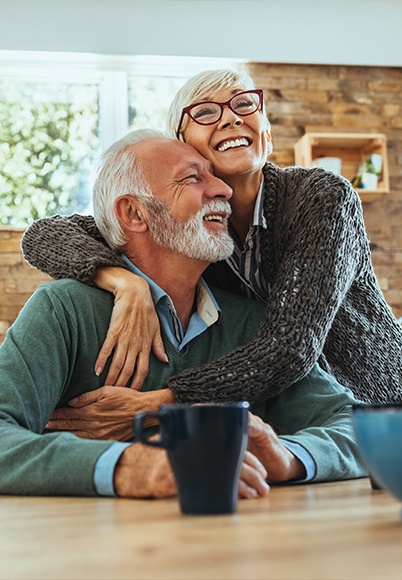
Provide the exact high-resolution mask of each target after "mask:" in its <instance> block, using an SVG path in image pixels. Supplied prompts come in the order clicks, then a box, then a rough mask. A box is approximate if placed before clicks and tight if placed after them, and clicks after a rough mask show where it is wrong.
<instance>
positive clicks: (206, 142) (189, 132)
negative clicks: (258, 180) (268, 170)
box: [183, 88, 271, 180]
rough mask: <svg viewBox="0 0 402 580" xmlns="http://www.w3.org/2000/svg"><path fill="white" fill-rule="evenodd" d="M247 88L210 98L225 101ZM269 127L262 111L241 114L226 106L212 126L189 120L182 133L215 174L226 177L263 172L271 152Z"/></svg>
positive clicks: (220, 92)
mask: <svg viewBox="0 0 402 580" xmlns="http://www.w3.org/2000/svg"><path fill="white" fill-rule="evenodd" d="M244 90H245V89H243V88H236V89H224V90H222V91H219V92H217V93H215V94H213V95H212V96H211V99H210V100H211V101H217V102H225V101H228V100H229V99H230V98H231V97H233V95H236V94H237V93H240V92H242V91H244ZM267 126H268V124H267V120H266V118H265V116H264V115H263V113H262V112H261V111H257V112H256V113H253V114H252V115H248V116H246V117H241V116H239V115H237V114H236V113H234V112H233V111H231V110H230V109H229V107H224V109H223V113H222V117H221V119H220V120H219V121H217V122H216V123H215V124H213V125H199V124H197V123H196V122H195V121H193V120H192V119H189V121H188V125H187V127H186V129H185V130H184V133H183V136H184V140H185V142H186V143H188V144H189V145H192V146H193V147H194V148H195V149H197V151H199V152H200V153H201V155H203V156H204V157H206V159H208V160H209V161H211V163H212V165H213V168H214V172H215V175H216V176H217V177H220V178H221V179H223V180H225V178H233V177H235V176H236V175H244V174H247V173H250V174H253V173H256V172H260V171H261V169H262V167H263V166H264V165H265V163H266V160H267V155H268V153H269V152H270V141H271V137H270V135H269V133H268V128H267Z"/></svg>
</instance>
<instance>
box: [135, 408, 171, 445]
mask: <svg viewBox="0 0 402 580" xmlns="http://www.w3.org/2000/svg"><path fill="white" fill-rule="evenodd" d="M146 419H157V420H158V422H159V425H160V427H161V433H160V439H158V441H151V440H150V439H149V437H150V436H149V435H148V434H147V433H146V431H145V429H146V427H145V426H144V422H145V421H146ZM165 421H166V415H165V414H164V413H163V412H154V413H137V415H135V417H134V435H135V437H136V439H137V441H139V442H140V443H143V444H144V445H150V446H151V447H162V448H163V449H166V447H167V446H168V434H167V431H166V430H165V429H164V428H163V427H164V424H165Z"/></svg>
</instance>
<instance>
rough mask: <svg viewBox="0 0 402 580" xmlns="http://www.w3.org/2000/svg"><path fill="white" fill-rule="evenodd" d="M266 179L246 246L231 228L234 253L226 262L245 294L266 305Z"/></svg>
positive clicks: (262, 183)
mask: <svg viewBox="0 0 402 580" xmlns="http://www.w3.org/2000/svg"><path fill="white" fill-rule="evenodd" d="M264 189H265V183H264V179H263V180H262V181H261V185H260V189H259V190H258V194H257V199H256V201H255V205H254V213H253V219H252V221H251V224H250V227H249V230H248V232H247V236H246V239H245V241H244V244H242V242H241V241H240V239H239V237H238V236H237V234H236V232H235V231H234V230H233V228H231V227H230V226H229V231H230V234H231V235H232V238H233V241H234V252H233V254H232V255H231V256H230V258H228V259H227V260H226V262H227V264H228V265H229V266H230V268H231V269H232V270H233V272H234V273H235V274H236V276H237V277H238V278H240V281H241V285H242V288H243V292H244V294H245V295H246V296H247V297H248V298H253V299H254V300H258V301H260V302H263V303H266V301H267V298H268V294H269V284H268V283H267V280H266V277H265V273H264V270H263V268H262V258H261V234H260V232H261V229H266V228H267V223H266V220H265V216H264Z"/></svg>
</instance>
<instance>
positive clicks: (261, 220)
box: [251, 178, 267, 229]
mask: <svg viewBox="0 0 402 580" xmlns="http://www.w3.org/2000/svg"><path fill="white" fill-rule="evenodd" d="M264 189H265V182H264V178H262V180H261V185H260V188H259V190H258V194H257V199H256V200H255V205H254V215H253V221H252V224H251V225H252V226H261V227H262V228H264V229H267V222H266V220H265V216H264Z"/></svg>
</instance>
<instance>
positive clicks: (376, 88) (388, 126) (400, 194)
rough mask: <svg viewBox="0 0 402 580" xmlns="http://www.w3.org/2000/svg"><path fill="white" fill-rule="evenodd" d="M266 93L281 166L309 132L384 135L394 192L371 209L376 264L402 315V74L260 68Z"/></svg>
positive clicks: (256, 74) (367, 206) (257, 76)
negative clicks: (297, 143)
mask: <svg viewBox="0 0 402 580" xmlns="http://www.w3.org/2000/svg"><path fill="white" fill-rule="evenodd" d="M249 68H250V72H251V74H252V76H253V78H254V80H255V82H256V86H257V87H259V88H262V89H264V95H265V99H266V103H267V111H268V116H269V119H270V121H271V124H272V138H273V145H274V152H273V154H272V156H271V161H273V162H274V163H276V164H277V165H279V166H281V167H282V166H285V165H291V164H293V163H294V154H293V145H294V143H295V142H296V141H297V140H298V139H299V138H300V137H302V136H303V135H304V133H306V132H338V133H344V132H346V133H348V132H349V133H359V132H361V133H384V134H385V135H386V136H387V145H388V161H389V171H390V193H389V195H387V196H386V197H384V198H382V199H380V200H378V201H375V202H371V203H364V204H363V211H364V219H365V223H366V228H367V232H368V235H369V238H370V242H371V246H372V260H373V264H374V269H375V272H376V275H377V278H378V280H379V282H380V285H381V288H382V290H383V292H384V295H385V297H386V299H387V301H388V303H389V304H390V306H391V307H392V309H393V311H394V313H395V315H396V316H397V317H400V316H402V98H401V95H402V68H400V67H398V68H388V67H361V66H321V65H287V64H265V63H264V64H263V63H254V64H252V65H251V66H250V67H249Z"/></svg>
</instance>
